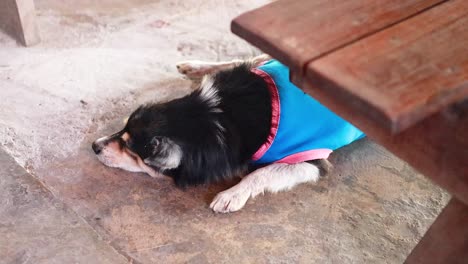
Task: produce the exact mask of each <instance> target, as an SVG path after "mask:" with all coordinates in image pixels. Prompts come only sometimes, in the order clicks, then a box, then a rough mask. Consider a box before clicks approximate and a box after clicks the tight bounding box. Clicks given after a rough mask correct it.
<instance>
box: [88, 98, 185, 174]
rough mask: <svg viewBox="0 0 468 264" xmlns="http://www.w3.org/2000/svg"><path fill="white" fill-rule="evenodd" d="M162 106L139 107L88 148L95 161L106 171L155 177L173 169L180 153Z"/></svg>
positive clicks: (177, 162) (178, 160)
mask: <svg viewBox="0 0 468 264" xmlns="http://www.w3.org/2000/svg"><path fill="white" fill-rule="evenodd" d="M164 109H165V107H164V105H151V106H141V107H140V108H138V109H137V110H136V111H135V112H133V113H132V114H131V115H130V117H129V118H128V120H126V121H125V127H124V128H123V129H122V130H121V131H119V132H117V133H115V134H113V135H111V136H106V137H102V138H99V139H98V140H96V141H95V142H93V144H92V148H93V150H94V153H96V155H97V157H98V159H99V160H100V161H101V162H102V163H104V164H105V165H107V166H109V167H115V168H120V169H124V170H127V171H131V172H146V173H148V174H150V175H151V176H157V175H158V173H157V172H160V171H165V170H170V169H175V168H177V167H178V166H179V164H180V162H181V159H182V149H181V147H180V146H179V144H178V143H177V142H176V141H177V140H176V139H174V138H171V135H176V134H174V133H171V129H172V128H171V127H170V126H169V124H170V123H171V122H170V121H169V120H168V116H167V113H165V111H164Z"/></svg>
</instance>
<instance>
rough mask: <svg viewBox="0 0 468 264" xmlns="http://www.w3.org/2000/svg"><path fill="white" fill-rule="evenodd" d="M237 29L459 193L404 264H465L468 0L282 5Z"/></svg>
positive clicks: (283, 1)
mask: <svg viewBox="0 0 468 264" xmlns="http://www.w3.org/2000/svg"><path fill="white" fill-rule="evenodd" d="M232 31H233V32H234V33H235V34H237V35H239V36H241V37H243V38H244V39H246V40H247V41H249V42H251V43H252V44H254V45H256V46H257V47H258V48H260V49H262V50H263V51H264V52H266V53H268V54H270V55H272V56H273V57H275V58H277V59H279V60H280V61H282V62H283V63H285V64H286V65H288V66H289V67H290V68H291V80H292V81H293V82H294V83H295V84H297V85H298V86H299V87H301V88H302V89H304V91H306V92H307V93H309V94H311V95H312V96H313V97H315V98H317V99H318V100H320V101H321V102H322V103H324V104H325V105H327V106H328V107H329V108H330V109H332V110H333V111H335V112H336V113H338V114H340V115H341V116H342V117H344V118H346V119H347V120H349V121H350V122H352V123H353V124H355V125H356V126H357V127H359V128H360V129H362V130H363V131H364V132H365V133H366V134H367V135H368V136H369V137H370V138H371V139H373V140H375V141H376V142H378V143H379V144H381V145H383V146H384V147H386V148H387V149H389V150H390V151H392V152H393V153H394V154H395V155H397V156H398V157H400V158H402V159H403V160H405V161H407V162H408V163H409V164H411V165H412V166H413V167H414V168H416V169H418V170H419V171H421V172H422V173H424V174H425V175H426V176H427V177H428V178H430V179H431V180H432V181H434V182H435V183H437V184H438V185H440V186H441V187H443V188H445V189H446V190H447V191H449V192H450V193H451V194H452V195H453V198H452V200H451V201H450V203H449V204H448V205H447V207H446V208H445V209H444V210H443V212H442V213H441V214H440V216H439V217H438V218H437V220H436V221H435V222H434V224H433V226H432V227H431V228H430V229H429V230H428V232H427V233H426V235H425V236H424V238H423V239H422V240H421V242H420V243H419V245H418V246H416V248H415V249H414V250H413V252H412V253H411V255H410V256H409V258H408V259H407V262H408V263H457V262H458V263H468V206H467V205H468V1H466V0H405V1H392V0H348V1H340V0H280V1H277V2H273V3H271V4H269V5H267V6H264V7H262V8H259V9H256V10H253V11H251V12H248V13H245V14H243V15H241V16H239V17H238V18H236V19H235V20H234V21H233V23H232Z"/></svg>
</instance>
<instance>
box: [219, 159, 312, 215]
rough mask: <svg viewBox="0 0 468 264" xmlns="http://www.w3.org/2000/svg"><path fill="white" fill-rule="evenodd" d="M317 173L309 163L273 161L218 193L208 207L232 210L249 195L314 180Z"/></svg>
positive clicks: (220, 210)
mask: <svg viewBox="0 0 468 264" xmlns="http://www.w3.org/2000/svg"><path fill="white" fill-rule="evenodd" d="M319 175H320V171H319V168H318V167H317V166H315V165H313V164H310V163H306V162H302V163H297V164H285V163H274V164H271V165H268V166H266V167H263V168H260V169H258V170H256V171H254V172H252V173H250V174H249V175H247V176H246V177H244V178H243V179H242V181H241V182H239V183H238V184H237V185H235V186H233V187H231V188H230V189H227V190H225V191H223V192H220V193H218V195H216V197H215V198H214V199H213V202H212V203H211V204H210V208H211V209H213V211H215V212H218V213H229V212H234V211H237V210H240V209H241V208H242V207H244V205H245V203H246V202H247V200H248V199H249V198H250V197H252V198H253V197H255V196H256V195H258V194H260V193H264V192H265V191H270V192H273V193H275V192H279V191H282V190H288V189H291V188H292V187H294V186H296V185H297V184H300V183H304V182H315V181H317V179H318V178H319Z"/></svg>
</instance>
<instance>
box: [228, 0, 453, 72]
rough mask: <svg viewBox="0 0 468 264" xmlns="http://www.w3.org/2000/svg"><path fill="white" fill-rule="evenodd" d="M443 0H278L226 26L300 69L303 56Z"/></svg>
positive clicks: (316, 53) (318, 53)
mask: <svg viewBox="0 0 468 264" xmlns="http://www.w3.org/2000/svg"><path fill="white" fill-rule="evenodd" d="M442 2H444V0H405V1H394V0H346V1H343V0H306V1H297V0H280V1H276V2H273V3H271V4H269V5H266V6H264V7H261V8H259V9H256V10H253V11H251V12H248V13H245V14H242V15H241V16H239V17H237V18H236V19H234V21H233V22H232V25H231V28H232V31H233V32H234V33H235V34H237V35H239V36H241V37H242V38H244V39H246V40H247V41H249V42H250V43H252V44H254V45H255V46H257V47H259V48H260V49H262V50H263V51H264V52H266V53H268V54H270V55H272V56H273V57H275V58H277V59H279V60H280V61H282V62H284V63H285V64H287V65H289V66H290V67H292V69H293V70H294V71H296V72H301V71H302V70H303V67H304V66H305V65H306V64H307V62H309V61H311V60H313V59H315V58H317V57H320V56H322V55H324V54H326V53H328V52H330V51H333V50H335V49H337V48H339V47H342V46H345V45H347V44H349V43H351V42H353V41H356V40H358V39H360V38H363V37H365V36H368V35H370V34H372V33H375V32H376V31H379V30H382V29H384V28H386V27H388V26H390V25H393V24H395V23H398V22H400V21H402V20H404V19H407V18H408V17H411V16H413V15H415V14H418V13H419V12H422V11H424V10H426V9H428V8H431V7H432V6H434V5H437V4H439V3H442Z"/></svg>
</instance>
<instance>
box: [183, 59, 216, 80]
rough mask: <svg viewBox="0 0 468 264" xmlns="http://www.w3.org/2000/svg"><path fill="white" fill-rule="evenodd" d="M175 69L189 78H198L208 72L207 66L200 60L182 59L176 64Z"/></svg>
mask: <svg viewBox="0 0 468 264" xmlns="http://www.w3.org/2000/svg"><path fill="white" fill-rule="evenodd" d="M176 67H177V70H178V71H179V72H180V73H181V74H184V75H185V76H187V77H189V78H191V79H200V78H202V77H203V76H204V75H206V74H208V73H209V69H210V68H209V67H208V66H207V65H206V63H204V62H202V61H183V62H179V63H177V64H176Z"/></svg>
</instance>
